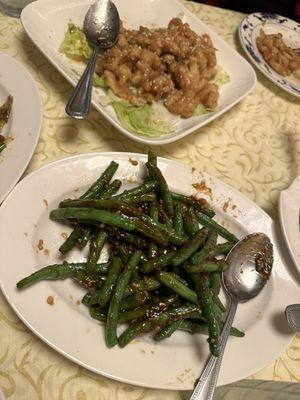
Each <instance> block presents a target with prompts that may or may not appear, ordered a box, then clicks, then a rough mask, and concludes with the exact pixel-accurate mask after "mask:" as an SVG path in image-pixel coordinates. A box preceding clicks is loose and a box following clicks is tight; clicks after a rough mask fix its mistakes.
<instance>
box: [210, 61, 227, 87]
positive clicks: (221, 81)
mask: <svg viewBox="0 0 300 400" xmlns="http://www.w3.org/2000/svg"><path fill="white" fill-rule="evenodd" d="M228 82H230V76H229V74H228V73H227V72H226V71H225V69H223V68H221V67H220V66H218V67H217V74H216V76H215V78H214V80H213V83H214V84H215V85H217V86H218V87H219V88H220V87H221V86H223V85H226V83H228Z"/></svg>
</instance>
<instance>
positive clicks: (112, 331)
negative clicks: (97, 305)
mask: <svg viewBox="0 0 300 400" xmlns="http://www.w3.org/2000/svg"><path fill="white" fill-rule="evenodd" d="M141 255H142V252H141V251H140V250H138V251H136V252H135V253H134V254H133V255H132V256H131V258H130V260H129V262H128V264H127V265H126V266H125V268H124V270H123V271H122V272H121V274H120V275H119V277H118V280H117V283H116V286H115V288H114V292H113V295H112V297H111V300H110V303H109V308H108V313H107V322H106V327H105V341H106V345H107V346H108V347H113V346H115V345H116V344H117V324H118V314H119V309H120V303H121V300H122V298H123V296H124V292H125V289H126V286H127V285H128V283H129V281H130V278H131V275H132V273H133V271H134V269H135V268H136V266H137V264H138V263H139V261H140V258H141Z"/></svg>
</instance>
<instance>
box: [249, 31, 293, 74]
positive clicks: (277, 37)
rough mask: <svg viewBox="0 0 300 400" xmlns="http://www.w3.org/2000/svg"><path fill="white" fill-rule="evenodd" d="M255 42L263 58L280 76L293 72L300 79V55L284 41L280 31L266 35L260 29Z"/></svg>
mask: <svg viewBox="0 0 300 400" xmlns="http://www.w3.org/2000/svg"><path fill="white" fill-rule="evenodd" d="M256 44H257V48H258V50H259V51H260V53H261V55H262V56H263V58H264V60H265V61H266V62H267V63H268V64H269V65H270V66H271V67H272V68H273V69H274V70H275V71H276V72H277V73H278V74H280V75H282V76H289V75H291V74H293V75H294V76H295V77H296V78H297V79H300V56H298V55H297V54H296V53H295V51H294V50H293V49H292V48H291V47H289V46H287V45H286V44H285V43H284V41H283V37H282V34H281V33H276V34H270V35H267V34H266V33H265V32H264V31H263V30H262V29H261V30H260V36H259V37H258V38H257V39H256Z"/></svg>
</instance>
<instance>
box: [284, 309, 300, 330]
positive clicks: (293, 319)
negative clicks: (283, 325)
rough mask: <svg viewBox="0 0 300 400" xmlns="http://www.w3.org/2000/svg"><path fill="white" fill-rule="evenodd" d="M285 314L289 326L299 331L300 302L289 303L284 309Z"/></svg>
mask: <svg viewBox="0 0 300 400" xmlns="http://www.w3.org/2000/svg"><path fill="white" fill-rule="evenodd" d="M285 316H286V319H287V322H288V324H289V326H290V328H291V329H292V330H293V331H294V332H300V304H291V305H289V306H287V308H286V309H285Z"/></svg>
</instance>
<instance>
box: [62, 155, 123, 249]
mask: <svg viewBox="0 0 300 400" xmlns="http://www.w3.org/2000/svg"><path fill="white" fill-rule="evenodd" d="M118 166H119V164H117V163H116V162H114V161H112V162H111V163H110V165H109V166H108V167H107V168H106V169H105V171H104V172H103V173H102V174H101V175H100V177H99V178H98V180H97V181H96V182H95V183H94V184H93V185H92V186H91V187H90V188H89V189H88V190H87V191H86V192H85V193H84V194H83V195H82V196H81V197H80V198H81V199H90V198H93V197H97V195H99V194H100V193H101V191H102V190H103V189H104V188H105V186H106V185H108V183H109V181H110V180H111V178H112V177H113V175H114V173H115V172H116V170H117V168H118ZM115 185H116V184H115ZM115 185H114V186H115ZM106 190H108V188H107V189H106ZM104 193H105V191H104ZM74 231H75V232H74ZM90 233H91V231H90V230H89V229H88V230H87V231H85V235H84V238H83V239H82V240H81V243H80V244H81V247H82V248H83V247H85V246H86V244H87V242H88V240H89V239H90ZM81 235H82V231H81V230H80V228H75V229H74V230H73V232H72V233H71V235H70V236H69V237H68V238H67V239H66V240H65V242H64V243H63V244H62V245H61V246H60V248H59V251H60V252H61V253H62V254H66V253H67V252H68V251H70V250H72V248H73V247H74V246H75V245H76V243H77V241H78V240H79V238H80V237H81ZM87 238H88V239H87Z"/></svg>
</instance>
